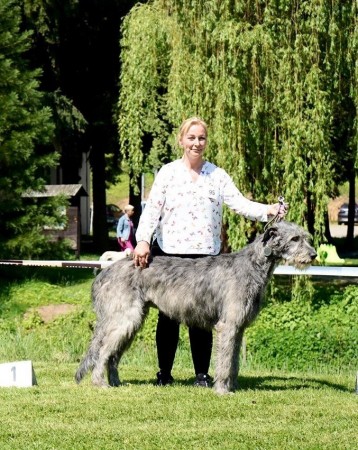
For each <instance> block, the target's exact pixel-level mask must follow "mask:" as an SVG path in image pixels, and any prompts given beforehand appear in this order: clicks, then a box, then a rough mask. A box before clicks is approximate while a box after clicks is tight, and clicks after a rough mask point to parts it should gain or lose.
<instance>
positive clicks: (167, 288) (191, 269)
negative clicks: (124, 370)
mask: <svg viewBox="0 0 358 450" xmlns="http://www.w3.org/2000/svg"><path fill="white" fill-rule="evenodd" d="M316 256H317V254H316V252H315V250H314V248H313V247H312V246H311V244H310V237H309V235H308V233H307V232H306V231H305V230H304V229H303V228H301V227H299V226H297V225H295V224H293V223H289V222H279V223H277V224H275V225H274V226H272V227H270V228H268V229H267V230H266V231H265V232H264V233H263V234H262V235H260V236H258V237H257V238H256V240H255V241H254V242H253V243H251V244H249V245H247V246H246V247H245V248H244V249H242V250H241V251H239V252H237V253H231V254H223V255H219V256H208V257H203V258H199V259H190V258H189V259H187V258H176V257H161V256H157V257H155V258H153V260H152V261H151V262H150V264H149V267H148V268H146V269H140V268H136V267H134V264H133V261H132V260H124V261H118V262H115V263H114V264H113V265H111V266H110V267H108V268H107V269H105V270H103V271H102V272H101V273H100V274H99V275H98V276H97V278H96V279H95V281H94V283H93V288H92V299H93V306H94V310H95V312H96V314H97V323H96V327H95V331H94V335H93V337H92V341H91V344H90V347H89V349H88V352H87V354H86V355H85V357H84V360H83V361H82V363H81V365H80V367H79V368H78V370H77V373H76V380H77V382H80V381H81V379H82V378H83V376H84V375H85V374H86V372H88V371H89V370H92V381H93V384H94V385H97V386H108V385H107V383H106V382H105V379H104V374H105V369H106V367H107V369H108V382H109V385H110V386H118V385H119V384H120V380H119V376H118V369H117V366H118V363H119V361H120V358H121V356H122V354H123V352H124V351H125V350H126V349H127V348H128V347H129V346H130V344H131V342H132V340H133V338H134V336H135V334H136V332H137V331H138V330H139V328H140V327H141V325H142V324H143V321H144V319H145V317H146V314H147V311H148V308H149V306H155V307H157V308H158V309H159V310H160V311H162V312H163V313H164V314H165V315H167V316H169V317H171V318H172V319H175V320H177V321H178V322H181V323H185V324H187V325H189V326H197V327H202V328H205V329H212V328H214V327H215V329H216V331H217V338H216V350H217V351H216V366H215V378H214V389H215V390H216V391H217V392H218V393H227V392H229V391H232V390H234V389H235V387H236V383H237V376H238V365H239V364H238V362H239V350H240V346H241V341H242V337H243V333H244V330H245V328H246V327H247V326H248V325H249V324H250V323H251V322H252V321H253V320H254V319H255V317H256V316H257V314H258V313H259V310H260V306H261V300H262V298H263V295H264V292H265V288H266V286H267V283H268V281H269V279H270V277H271V275H272V273H273V271H274V269H275V267H276V265H277V264H278V263H279V262H280V261H282V260H283V261H286V262H287V263H288V264H292V265H294V266H296V267H299V268H302V267H304V266H306V265H308V264H310V263H311V262H312V261H313V260H314V259H315V257H316Z"/></svg>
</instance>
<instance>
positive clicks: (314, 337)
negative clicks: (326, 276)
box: [246, 286, 358, 368]
mask: <svg viewBox="0 0 358 450" xmlns="http://www.w3.org/2000/svg"><path fill="white" fill-rule="evenodd" d="M327 294H328V292H327V290H323V289H322V290H321V291H320V292H319V291H318V292H315V296H314V298H313V299H312V301H310V299H309V298H307V296H305V295H304V293H303V294H302V295H301V296H300V297H298V296H297V298H296V299H295V300H294V301H291V302H287V301H278V302H271V303H269V304H268V306H267V307H265V308H264V309H263V311H262V312H261V314H260V316H259V318H258V320H257V321H256V322H255V324H254V325H253V326H252V327H251V328H249V329H248V332H247V334H246V336H247V352H248V357H249V358H253V359H254V360H255V361H257V362H260V363H264V364H267V365H268V366H271V367H281V368H282V367H290V368H293V367H295V368H302V367H305V368H308V367H314V366H319V365H320V364H322V365H326V364H330V365H331V366H334V367H343V366H346V367H354V365H355V364H356V361H357V359H358V350H357V349H358V331H357V327H355V324H356V323H357V321H358V288H357V287H356V286H349V287H347V288H345V290H344V291H343V294H341V293H338V292H334V293H332V294H331V295H329V296H328V295H327Z"/></svg>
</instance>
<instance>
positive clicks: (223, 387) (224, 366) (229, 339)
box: [214, 323, 244, 394]
mask: <svg viewBox="0 0 358 450" xmlns="http://www.w3.org/2000/svg"><path fill="white" fill-rule="evenodd" d="M243 333H244V330H243V329H242V330H237V328H236V327H235V326H234V325H233V324H227V323H219V324H218V325H217V349H216V355H217V357H216V358H217V360H216V367H215V380H214V389H215V391H216V392H217V393H218V394H227V393H229V392H230V391H234V390H235V388H236V385H237V376H238V372H239V352H240V347H241V341H242V337H243Z"/></svg>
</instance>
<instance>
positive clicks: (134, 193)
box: [129, 173, 142, 229]
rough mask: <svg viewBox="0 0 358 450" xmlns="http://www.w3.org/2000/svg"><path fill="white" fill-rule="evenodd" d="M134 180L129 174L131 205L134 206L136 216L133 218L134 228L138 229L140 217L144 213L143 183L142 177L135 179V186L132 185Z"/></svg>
mask: <svg viewBox="0 0 358 450" xmlns="http://www.w3.org/2000/svg"><path fill="white" fill-rule="evenodd" d="M132 179H133V175H132V174H131V173H129V181H130V182H129V203H130V204H131V205H133V206H134V216H133V218H132V220H133V226H134V228H135V229H137V227H138V223H139V217H140V215H141V212H142V205H141V201H142V183H141V177H135V180H134V184H135V186H133V185H132Z"/></svg>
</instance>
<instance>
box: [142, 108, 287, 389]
mask: <svg viewBox="0 0 358 450" xmlns="http://www.w3.org/2000/svg"><path fill="white" fill-rule="evenodd" d="M178 143H179V145H180V147H182V149H183V157H182V158H181V159H178V160H176V161H173V162H171V163H169V164H166V165H165V166H163V167H162V168H161V169H160V171H159V172H158V175H157V176H156V178H155V180H154V183H153V187H152V189H151V192H150V194H149V197H148V200H147V203H146V207H145V209H144V211H143V214H142V215H141V218H140V221H139V226H138V229H137V233H136V239H137V243H138V244H137V246H136V248H135V250H134V263H135V265H136V266H140V267H142V268H145V267H146V265H147V263H148V257H149V254H150V243H151V239H152V236H153V234H154V232H155V233H156V241H155V242H154V243H153V248H152V254H153V256H156V255H164V256H165V255H169V256H179V257H183V258H198V257H203V256H207V255H217V254H218V253H219V252H220V247H221V238H220V236H221V225H222V206H223V204H224V203H225V204H226V205H228V206H229V207H230V208H231V209H233V210H234V211H235V212H237V213H238V214H241V215H243V216H245V217H247V218H249V219H252V220H260V221H263V222H265V221H267V218H268V216H270V215H276V214H279V217H283V216H284V215H285V213H286V210H287V206H283V207H281V208H280V204H279V203H276V204H273V205H265V204H262V203H256V202H253V201H250V200H248V199H246V198H245V197H244V196H243V195H242V194H241V193H240V191H239V190H238V189H237V188H236V187H235V185H234V183H233V181H232V179H231V178H230V176H229V175H228V174H227V173H226V172H225V171H224V170H223V169H220V168H219V167H217V166H215V165H214V164H211V163H210V162H208V161H205V159H204V156H203V155H204V150H205V147H206V144H207V125H206V123H205V122H204V121H203V120H201V119H199V118H197V117H192V118H190V119H187V120H185V121H184V122H183V124H182V125H181V127H180V130H179V135H178ZM193 277H195V274H193ZM189 338H190V346H191V352H192V358H193V363H194V369H195V375H196V381H195V385H197V386H204V387H209V386H210V384H211V378H210V376H209V374H208V372H209V365H210V358H211V351H212V332H211V331H207V330H202V329H199V328H189ZM178 340H179V323H177V322H175V321H173V320H171V319H169V318H168V317H166V316H165V315H164V314H162V313H161V312H159V318H158V325H157V334H156V341H157V352H158V363H159V372H158V373H157V384H158V385H166V384H170V383H172V382H173V377H172V375H171V370H172V367H173V363H174V357H175V352H176V348H177V345H178Z"/></svg>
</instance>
